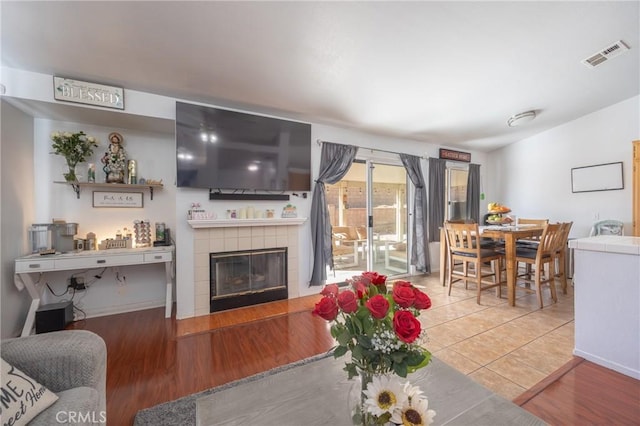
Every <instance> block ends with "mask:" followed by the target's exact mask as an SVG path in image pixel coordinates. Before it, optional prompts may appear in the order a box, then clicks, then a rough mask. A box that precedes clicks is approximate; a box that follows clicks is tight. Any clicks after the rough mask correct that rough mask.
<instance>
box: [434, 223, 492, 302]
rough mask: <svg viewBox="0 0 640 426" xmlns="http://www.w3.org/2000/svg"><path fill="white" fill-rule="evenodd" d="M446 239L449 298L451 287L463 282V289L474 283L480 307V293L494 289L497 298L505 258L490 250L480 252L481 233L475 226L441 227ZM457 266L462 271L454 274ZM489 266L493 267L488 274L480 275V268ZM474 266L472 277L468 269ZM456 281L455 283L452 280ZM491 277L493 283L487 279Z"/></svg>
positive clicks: (447, 224) (447, 225)
mask: <svg viewBox="0 0 640 426" xmlns="http://www.w3.org/2000/svg"><path fill="white" fill-rule="evenodd" d="M444 230H445V237H446V240H447V248H448V253H447V255H448V258H449V265H450V266H449V270H448V281H449V295H451V288H452V287H453V283H454V282H457V281H463V282H464V287H465V289H466V288H468V283H469V282H473V283H475V284H476V288H477V303H478V304H480V294H481V292H482V290H488V289H490V288H494V287H497V294H498V297H500V296H501V295H502V294H501V285H502V284H503V283H502V282H501V281H500V277H501V275H502V274H501V272H500V271H501V267H502V261H503V260H504V254H503V253H499V252H497V251H496V250H494V249H493V248H482V246H481V238H480V232H479V230H478V224H477V223H451V222H445V223H444ZM456 262H460V263H462V265H463V268H462V271H459V270H456V269H455V268H454V265H456ZM487 262H489V263H490V264H491V266H492V269H491V272H490V273H483V272H482V267H483V266H484V264H485V263H487ZM469 264H470V265H472V266H473V270H474V274H473V275H471V272H470V269H471V268H468V265H469ZM454 277H455V279H454ZM490 277H493V279H492V280H489V279H488V278H490Z"/></svg>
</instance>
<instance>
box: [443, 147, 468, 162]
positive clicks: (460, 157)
mask: <svg viewBox="0 0 640 426" xmlns="http://www.w3.org/2000/svg"><path fill="white" fill-rule="evenodd" d="M440 158H442V159H444V160H454V161H464V162H466V163H470V162H471V153H469V152H462V151H452V150H450V149H445V148H440Z"/></svg>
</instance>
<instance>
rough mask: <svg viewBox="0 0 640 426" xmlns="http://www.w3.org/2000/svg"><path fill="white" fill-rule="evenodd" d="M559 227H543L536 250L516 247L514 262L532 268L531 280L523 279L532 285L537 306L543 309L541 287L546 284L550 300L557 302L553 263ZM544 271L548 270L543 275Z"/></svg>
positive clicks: (553, 225) (558, 240)
mask: <svg viewBox="0 0 640 426" xmlns="http://www.w3.org/2000/svg"><path fill="white" fill-rule="evenodd" d="M561 227H562V225H561V224H559V223H554V224H547V225H545V228H544V231H543V232H542V235H541V236H540V242H539V244H538V247H537V248H529V247H518V246H516V262H518V263H525V264H529V265H532V266H533V272H532V274H533V276H534V278H533V279H526V278H523V277H519V278H521V279H523V280H524V281H525V282H530V283H534V284H535V287H536V290H535V291H536V293H537V294H538V305H539V306H540V309H542V308H543V303H542V285H543V284H548V285H549V290H550V292H551V298H552V299H553V301H554V302H557V301H558V296H557V295H556V286H555V275H556V273H555V261H556V257H555V255H556V252H557V251H559V250H560V245H561V244H562V241H561V237H562V236H561ZM545 270H548V271H547V273H546V274H545Z"/></svg>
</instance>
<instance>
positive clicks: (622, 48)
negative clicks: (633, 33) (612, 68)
mask: <svg viewBox="0 0 640 426" xmlns="http://www.w3.org/2000/svg"><path fill="white" fill-rule="evenodd" d="M627 50H629V46H627V45H626V44H624V42H623V41H622V40H618V41H616V42H615V43H613V44H612V45H611V46H607V47H605V48H604V49H602V50H601V51H600V52H598V53H595V54H593V55H591V56H589V57H588V58H587V59H583V60H582V63H583V64H585V65H586V66H587V67H589V68H595V67H596V66H598V65H600V64H601V63H603V62H606V61H608V60H609V59H613V58H615V57H616V56H619V55H621V54H623V53H624V52H626V51H627Z"/></svg>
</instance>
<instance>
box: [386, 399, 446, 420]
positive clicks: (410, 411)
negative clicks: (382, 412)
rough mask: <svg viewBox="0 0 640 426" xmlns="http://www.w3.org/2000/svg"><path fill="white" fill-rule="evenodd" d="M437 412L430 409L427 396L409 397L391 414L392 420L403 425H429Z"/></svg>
mask: <svg viewBox="0 0 640 426" xmlns="http://www.w3.org/2000/svg"><path fill="white" fill-rule="evenodd" d="M435 415H436V412H435V411H433V410H429V401H428V400H427V398H421V397H417V398H415V397H414V398H411V399H407V400H406V402H405V403H404V404H403V405H402V407H401V408H400V410H399V411H396V412H394V413H393V415H392V416H391V421H392V422H393V423H395V424H397V425H402V426H428V425H430V424H431V423H432V422H433V418H434V417H435Z"/></svg>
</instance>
